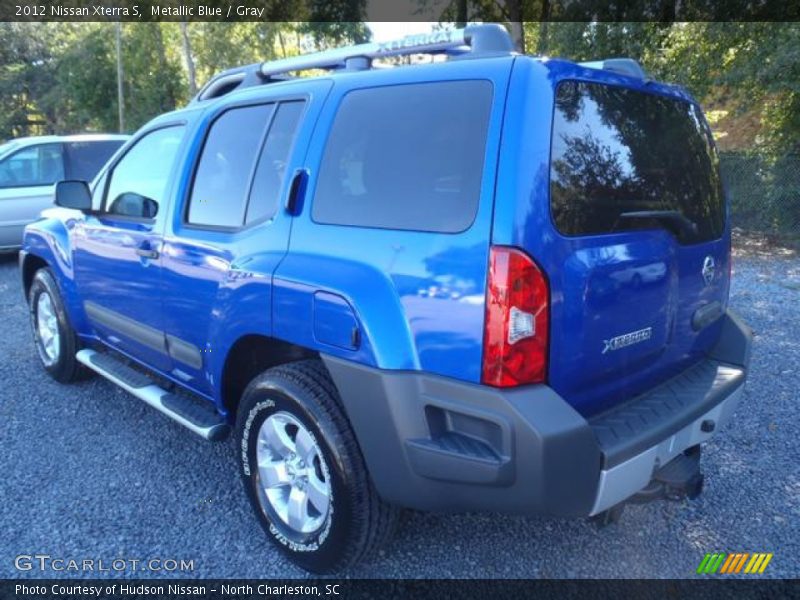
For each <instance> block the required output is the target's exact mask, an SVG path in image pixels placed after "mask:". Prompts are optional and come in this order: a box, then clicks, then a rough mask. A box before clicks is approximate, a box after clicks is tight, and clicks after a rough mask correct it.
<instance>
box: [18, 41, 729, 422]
mask: <svg viewBox="0 0 800 600" xmlns="http://www.w3.org/2000/svg"><path fill="white" fill-rule="evenodd" d="M565 78H571V79H582V80H587V81H598V82H605V83H611V84H616V85H625V86H628V87H631V88H635V89H641V90H644V91H647V92H650V93H660V94H667V95H671V96H675V97H681V98H685V99H688V96H687V95H686V94H685V92H683V91H681V90H679V89H677V88H674V87H670V86H664V85H660V84H656V83H652V82H641V81H637V80H634V79H630V78H627V77H625V76H621V75H615V74H612V73H608V72H602V71H594V70H591V69H586V68H582V67H579V66H577V65H574V64H573V63H568V62H565V61H540V60H534V59H530V58H513V57H506V58H491V59H470V60H454V61H451V62H450V63H448V64H447V65H420V66H415V67H413V68H402V69H394V70H388V71H371V72H369V73H341V74H338V75H336V76H333V77H326V78H319V79H307V80H302V81H295V82H287V83H275V84H270V85H268V86H260V87H253V88H248V89H246V90H243V91H241V92H234V93H232V94H230V95H229V96H224V97H222V98H220V99H218V100H213V101H210V102H208V103H205V104H203V105H201V106H200V107H199V108H194V107H193V108H192V109H191V110H185V111H180V112H179V113H176V114H173V115H171V116H170V115H167V116H164V117H161V118H159V119H157V120H156V121H154V122H153V123H152V124H151V125H149V126H148V128H152V127H155V126H158V125H159V124H163V123H164V122H166V121H167V120H169V119H173V120H174V119H176V118H180V119H183V120H184V121H185V122H186V124H187V131H186V138H185V139H186V141H185V146H184V148H183V149H182V150H181V156H180V158H179V160H178V164H179V165H181V166H180V171H179V173H178V174H177V176H176V178H175V185H174V186H173V189H172V191H171V193H170V200H169V201H168V202H167V205H166V206H163V207H161V212H160V214H161V215H165V216H167V218H166V219H164V229H163V231H154V232H153V231H151V232H144V233H143V232H140V231H137V232H135V235H137V236H138V235H150V234H153V235H156V236H158V235H159V234H162V235H163V240H162V241H163V248H162V254H161V257H160V258H159V259H158V261H154V263H153V264H148V265H144V264H143V263H142V262H141V261H139V260H138V259H137V260H136V261H132V260H131V259H130V257H129V256H128V250H127V249H126V248H125V245H126V242H125V239H126V236H132V235H134V229H132V228H131V227H130V226H129V225H126V224H123V223H114V222H110V221H107V220H106V221H104V220H103V217H102V216H100V217H84V218H83V220H82V221H83V224H82V225H81V226H80V227H78V228H76V227H75V223H76V222H77V221H81V219H77V221H76V216H75V215H76V213H75V212H74V211H57V213H54V214H52V215H51V216H50V217H49V218H47V219H44V220H40V221H39V222H37V223H35V224H33V225H31V226H29V227H28V229H27V232H26V235H25V249H26V250H27V251H28V252H29V253H30V255H35V256H39V257H41V258H42V259H44V260H45V261H47V262H48V263H49V264H50V265H51V266H53V268H54V270H55V271H56V275H57V280H58V281H59V285H60V286H61V288H62V291H63V293H64V297H65V301H66V304H67V308H68V312H69V313H70V317H71V318H72V322H73V324H74V326H75V327H76V329H77V330H78V332H79V334H80V335H81V337H82V338H83V339H84V340H95V339H96V338H97V332H96V330H95V328H93V327H92V325H91V324H90V323H89V322H88V320H87V319H86V316H85V313H84V310H83V301H84V300H88V299H90V298H94V299H100V300H102V301H103V302H107V303H110V304H111V305H113V306H116V308H117V309H120V310H122V311H125V312H127V313H128V314H131V315H137V316H138V318H140V319H142V320H146V319H147V317H145V315H144V314H143V311H144V310H145V309H148V310H151V311H152V313H151V317H152V318H153V319H154V320H152V321H151V324H156V323H161V324H162V325H161V326H162V327H163V329H164V331H165V334H169V335H171V336H174V337H176V338H179V339H180V340H182V341H184V342H186V343H188V344H191V345H193V346H195V347H197V348H198V349H200V350H201V352H202V356H203V367H202V368H201V369H196V368H192V367H191V366H190V365H186V364H182V363H180V362H178V361H176V360H175V359H174V358H172V357H162V358H163V360H161V359H157V358H155V357H153V356H146V355H145V354H144V353H142V352H141V349H138V348H135V347H134V346H129V347H126V348H122V351H123V353H125V354H127V355H129V356H131V357H132V358H134V359H135V360H138V361H140V362H142V363H145V364H147V365H148V366H150V367H151V368H154V369H155V370H156V371H158V372H159V373H161V374H162V375H163V376H165V377H167V378H169V379H171V380H173V381H175V382H178V383H180V384H182V385H184V386H186V387H187V388H188V389H191V390H193V391H195V392H197V393H199V394H201V395H203V396H205V397H206V398H209V399H213V400H214V401H215V402H216V403H217V406H218V408H219V410H220V411H222V412H224V409H223V408H222V401H221V379H222V372H223V369H224V367H225V360H226V356H227V353H228V351H229V350H230V348H232V347H233V345H234V344H235V342H236V341H237V340H238V339H241V338H242V337H244V336H246V335H252V334H257V335H263V336H271V337H274V338H278V339H281V340H284V341H287V342H291V343H294V344H297V345H300V346H303V347H306V348H309V349H313V350H319V351H321V352H325V353H327V354H329V355H332V356H337V357H340V358H343V359H346V360H350V361H355V362H358V363H361V364H364V365H370V366H377V367H381V368H384V369H403V370H424V371H427V372H431V373H435V374H439V375H444V376H448V377H453V378H456V379H460V380H465V381H470V382H478V381H479V380H480V370H481V356H482V346H483V344H482V342H483V318H484V294H485V284H486V268H487V260H488V250H489V244H490V243H495V244H504V245H514V246H519V247H522V248H524V249H525V250H526V251H527V252H529V253H530V254H531V256H533V257H534V258H535V259H536V260H537V261H538V262H539V264H540V265H541V266H542V268H543V269H544V270H545V272H546V274H547V276H548V278H549V280H550V285H551V293H552V306H551V324H552V325H551V327H552V331H551V336H550V339H551V355H550V371H549V383H550V385H551V386H552V387H554V388H555V390H556V391H557V392H559V393H560V394H561V395H563V396H564V397H565V398H567V399H568V400H569V401H570V402H571V403H572V404H573V405H574V406H575V407H576V408H577V409H578V410H579V411H581V412H583V413H588V414H591V413H595V412H598V411H600V410H602V409H603V408H604V407H606V406H608V405H609V404H610V403H612V402H614V401H615V400H616V399H618V398H619V397H621V396H622V395H625V396H627V395H630V394H631V393H635V392H637V391H639V390H644V389H646V388H649V387H652V386H653V385H655V384H656V383H658V382H659V381H661V380H663V379H664V377H666V376H667V375H669V374H670V373H672V372H675V371H677V370H679V369H680V368H681V367H683V366H685V363H686V362H687V361H690V360H691V359H692V357H693V356H696V355H697V354H699V353H701V352H703V351H705V350H707V349H708V348H709V347H710V346H711V345H712V343H713V342H714V341H715V340H716V338H717V335H718V326H711V327H708V328H707V329H705V330H703V331H702V332H700V333H699V334H697V333H696V332H693V331H691V325H690V321H691V315H692V314H693V312H694V310H695V309H696V308H697V307H699V306H700V305H701V304H704V303H706V302H709V301H712V300H720V301H722V303H723V304H726V303H727V285H728V282H727V277H726V276H724V275H723V276H720V277H718V279H717V281H716V282H715V283H714V284H713V285H712V286H709V287H704V284H703V283H702V278H701V276H700V265H701V264H702V260H703V257H704V256H705V255H706V254H712V255H713V256H714V257H715V259H716V261H717V265H718V266H719V271H720V272H721V273H725V272H726V271H727V263H726V261H727V248H728V245H729V237H730V231H729V230H728V229H726V231H725V235H724V237H723V238H722V239H721V240H719V241H717V242H713V243H710V244H703V245H698V246H688V247H681V246H679V245H678V244H677V243H676V242H675V241H674V239H673V238H671V237H670V236H669V235H668V234H667V233H665V232H663V231H645V232H641V231H640V232H628V233H620V234H616V235H610V236H609V235H606V236H589V237H581V238H569V237H565V236H562V235H560V234H559V233H558V232H557V231H556V230H555V227H554V226H553V223H552V221H551V217H550V208H549V201H548V195H549V152H550V132H551V122H552V109H553V96H554V90H555V86H556V84H557V83H558V82H559V81H560V80H562V79H565ZM448 79H450V80H457V79H484V80H490V81H491V82H492V83H493V86H494V104H493V108H492V113H491V118H490V124H489V135H488V142H487V147H486V160H485V168H484V174H483V180H482V185H481V201H480V205H479V208H478V211H477V214H476V217H475V220H474V222H473V223H472V225H471V227H469V228H468V229H467V230H466V231H464V232H461V233H457V234H435V233H425V232H415V231H393V230H375V229H367V228H359V227H344V226H335V225H321V224H317V223H314V222H313V221H312V219H311V217H310V212H311V211H310V207H311V204H312V203H313V195H314V188H315V185H316V177H317V173H318V171H319V163H320V160H321V157H322V153H323V150H324V144H325V140H326V138H327V133H328V131H329V130H330V128H331V125H332V122H333V118H334V116H335V113H336V109H337V107H338V105H339V103H340V101H341V99H342V97H343V96H344V94H346V93H347V92H348V91H350V90H352V89H355V88H359V87H372V86H380V85H402V84H404V83H417V82H421V81H441V80H448ZM508 90H510V92H509V91H508ZM298 96H302V97H305V98H306V99H307V100H308V107H307V116H306V118H305V119H304V120H303V125H302V128H301V131H300V133H299V135H298V140H297V142H296V144H295V147H294V150H293V152H292V157H291V160H290V164H289V165H287V172H288V173H291V172H293V171H294V170H295V169H297V168H305V169H307V170H308V181H307V189H306V190H304V191H305V193H304V198H303V199H302V200H303V202H302V203H301V204H300V205H299V206H298V207H297V213H298V215H297V216H296V217H294V218H292V217H291V216H290V215H288V214H287V213H286V212H285V211H284V210H283V209H282V208H281V209H280V210H279V212H278V214H276V215H275V217H274V218H273V219H271V220H269V221H266V222H263V223H260V224H257V225H255V226H252V227H249V228H247V229H243V230H240V231H214V230H203V229H196V228H191V227H188V226H186V225H185V224H184V223H183V219H182V215H183V214H184V207H185V202H186V198H187V196H188V190H189V189H190V187H191V178H192V172H193V169H194V163H195V161H196V158H197V156H198V154H199V151H200V148H201V145H202V141H203V138H204V132H205V131H206V129H207V127H208V125H209V123H210V122H211V121H212V120H213V118H214V117H215V116H216V115H217V114H219V112H221V111H222V110H224V109H225V108H228V107H230V106H231V105H232V104H246V103H253V102H267V101H271V100H275V99H277V100H280V99H289V98H293V97H298ZM195 106H196V105H195ZM504 123H505V126H504ZM132 143H135V140H134V141H132V142H129V145H130V144H132ZM420 143H424V140H420ZM101 177H102V173H101V175H100V176H99V178H101ZM287 179H288V178H287ZM289 185H290V181H286V182H285V184H284V186H285V189H284V193H286V191H288V186H289ZM494 198H497V202H495V201H494ZM98 222H99V223H104V226H106V227H108V230H107V231H106V233H105V234H104V235H105V236H106V239H105V241H104V243H105V244H106V246H105V249H104V250H102V252H101V251H100V250H98V249H97V248H95V249H94V250H92V251H91V252H90V250H89V242H88V238H87V235H86V233H85V228H86V227H87V226H88V225H87V224H88V223H93V227H95V233H93V234H92V235H94V236H95V237H97V236H98V235H99V234H100V231H101V228H100V227H99V225H98ZM80 231H84V233H80ZM76 232H78V233H76ZM287 249H288V250H290V252H288V253H287ZM100 254H102V256H103V261H102V263H94V262H92V261H94V260H96V258H97V257H98V256H100ZM73 255H74V260H75V261H76V263H78V265H79V269H78V272H80V269H81V268H83V269H85V274H84V277H83V278H81V276H80V275H79V276H78V278H77V280H76V276H75V271H74V269H73ZM83 261H87V262H86V263H85V264H83V265H81V264H80V263H82V262H83ZM637 272H638V273H639V274H640V278H639V279H640V280H641V279H645V278H646V279H647V281H646V282H644V283H643V282H642V281H638V282H637V283H635V284H634V282H635V281H637V280H636V278H635V274H636V273H637ZM145 273H146V274H148V275H153V277H152V278H151V279H150V280H149V282H148V283H147V284H146V289H145V288H142V287H141V286H142V284H143V283H144V282H143V281H142V274H145ZM156 274H157V275H156ZM634 285H636V286H637V287H636V288H635V290H634ZM320 292H322V293H324V294H332V295H335V297H336V298H339V299H341V301H339V300H337V302H336V303H328V304H326V306H325V307H324V308H323V309H322V310H323V311H328V313H329V314H330V315H331V317H332V318H334V319H335V320H336V324H335V325H334V324H332V323H333V322H331V324H320V323H319V321H318V319H321V318H327V317H321V316H320V306H319V302H318V301H317V303H316V308H315V300H314V299H315V295H316V297H317V298H319V297H320V296H319V294H320ZM111 293H113V294H114V295H113V297H104V296H103V294H111ZM687 298H691V301H688V302H683V301H681V300H680V299H687ZM325 299H329V297H327V296H326V297H325ZM162 307H163V309H162ZM331 307H334V308H331ZM162 310H163V312H162ZM315 310H316V312H315ZM331 311H332V312H331ZM322 314H326V313H325V312H323V313H322ZM315 315H316V316H315ZM351 324H355V325H356V326H357V327H358V328H359V330H360V337H361V343H360V345H359V346H358V347H357V348H352V347H350V345H349V343H344V342H345V341H347V342H349V340H345V330H346V329H348V327H350V325H351ZM647 326H652V327H653V336H652V339H650V340H649V341H648V342H647V343H644V344H641V345H638V346H632V347H630V348H626V349H623V350H620V351H617V352H613V353H609V354H607V355H603V354H601V350H602V345H600V346H598V344H601V342H602V339H604V338H605V337H607V336H613V335H618V334H621V333H625V332H628V331H633V330H636V329H639V328H641V327H647ZM348 333H349V332H348ZM100 340H101V341H103V342H106V340H104V339H103V336H102V335H101V336H100Z"/></svg>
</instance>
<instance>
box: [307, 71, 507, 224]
mask: <svg viewBox="0 0 800 600" xmlns="http://www.w3.org/2000/svg"><path fill="white" fill-rule="evenodd" d="M491 106H492V84H491V83H490V82H488V81H447V82H436V83H422V84H412V85H401V86H391V87H380V88H371V89H364V90H357V91H353V92H350V93H349V94H347V95H346V96H345V97H344V99H343V100H342V104H341V106H340V107H339V111H338V113H337V115H336V118H335V120H334V123H333V127H332V129H331V132H330V136H329V138H328V142H327V145H326V148H325V153H324V155H323V159H322V164H321V166H320V172H319V179H318V182H317V189H316V193H315V196H314V207H313V211H312V217H313V219H314V220H315V221H316V222H318V223H330V224H337V225H356V226H361V227H377V228H388V229H407V230H419V231H434V232H444V233H454V232H458V231H463V230H464V229H466V228H467V227H469V226H470V224H471V223H472V221H473V220H474V218H475V213H476V211H477V208H478V201H479V197H480V186H481V179H482V176H483V162H484V155H485V152H486V132H487V130H488V126H489V113H490V111H491Z"/></svg>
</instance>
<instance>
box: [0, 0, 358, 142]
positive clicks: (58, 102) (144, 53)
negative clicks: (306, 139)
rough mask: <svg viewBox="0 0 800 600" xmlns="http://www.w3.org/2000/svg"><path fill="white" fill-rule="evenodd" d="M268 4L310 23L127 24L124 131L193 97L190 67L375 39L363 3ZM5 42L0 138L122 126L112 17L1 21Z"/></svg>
mask: <svg viewBox="0 0 800 600" xmlns="http://www.w3.org/2000/svg"><path fill="white" fill-rule="evenodd" d="M267 8H268V13H269V17H270V18H272V19H275V18H281V17H282V16H283V18H287V17H288V16H289V15H292V14H301V13H302V14H305V15H307V16H308V18H309V21H307V22H300V23H288V22H274V21H262V22H236V23H215V22H194V23H188V24H186V27H185V32H186V37H185V38H184V36H183V30H182V28H181V24H179V23H175V22H163V23H156V22H151V23H124V24H122V28H121V34H122V35H121V40H122V44H121V47H122V71H123V92H124V94H123V96H124V113H125V129H126V131H128V132H131V131H135V130H136V129H138V128H139V127H140V126H141V125H142V124H144V123H146V122H147V121H149V120H150V119H152V118H153V117H155V116H156V115H159V114H161V113H164V112H167V111H170V110H173V109H175V108H178V107H181V106H184V105H185V104H186V103H187V102H188V101H189V100H191V98H190V90H191V85H190V81H189V73H190V72H194V77H195V85H196V86H197V87H199V86H202V85H203V84H204V83H205V82H206V81H207V80H208V79H209V78H211V77H212V76H213V75H214V74H216V73H218V72H220V71H222V70H224V69H228V68H231V67H236V66H239V65H244V64H250V63H256V62H262V61H264V60H270V59H273V58H280V57H283V56H290V55H294V54H299V53H301V52H307V51H310V50H316V49H323V48H326V47H331V46H336V45H340V44H346V43H359V42H363V41H368V40H369V38H370V32H369V29H367V27H366V25H365V24H364V23H363V21H362V19H363V16H364V14H365V0H334V1H333V2H329V1H325V0H287V1H285V2H281V3H277V2H271V3H269V6H268V7H267ZM337 15H340V16H341V17H342V18H341V19H338V20H337V18H336V17H337ZM0 39H2V40H3V43H2V44H0V141H2V140H6V139H10V138H14V137H20V136H24V135H42V134H47V133H74V132H85V131H117V130H118V128H119V120H118V119H119V116H118V115H119V107H118V105H117V51H116V24H115V23H109V22H104V23H45V24H42V23H0ZM187 52H188V53H189V56H188V57H187ZM190 67H191V68H190Z"/></svg>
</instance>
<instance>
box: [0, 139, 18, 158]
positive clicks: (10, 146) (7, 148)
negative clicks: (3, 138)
mask: <svg viewBox="0 0 800 600" xmlns="http://www.w3.org/2000/svg"><path fill="white" fill-rule="evenodd" d="M17 146H19V142H13V141H12V142H6V143H5V144H0V158H2V157H4V156H5V155H6V154H8V153H9V152H11V151H12V150H14V149H15V148H16V147H17Z"/></svg>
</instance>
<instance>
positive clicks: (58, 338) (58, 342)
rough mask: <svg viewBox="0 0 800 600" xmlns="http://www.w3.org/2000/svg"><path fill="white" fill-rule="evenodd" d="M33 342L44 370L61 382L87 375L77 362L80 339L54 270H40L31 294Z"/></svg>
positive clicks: (33, 283) (34, 280)
mask: <svg viewBox="0 0 800 600" xmlns="http://www.w3.org/2000/svg"><path fill="white" fill-rule="evenodd" d="M28 308H29V310H30V319H31V327H32V328H33V341H34V344H35V345H36V351H37V353H38V355H39V360H41V362H42V366H43V367H44V369H45V371H47V372H48V373H49V374H50V376H51V377H52V378H53V379H55V380H56V381H58V382H61V383H69V382H71V381H75V380H76V379H80V378H81V376H82V375H84V374H85V371H84V369H83V366H82V365H81V364H80V363H79V362H78V361H77V360H76V358H75V353H76V352H77V351H78V346H79V344H78V337H77V335H75V331H74V330H73V329H72V326H71V325H70V322H69V318H68V317H67V313H66V311H65V310H64V302H63V301H62V299H61V294H60V293H59V291H58V285H57V284H56V281H55V279H54V278H53V274H52V273H51V272H50V269H46V268H45V269H39V270H38V271H37V272H36V274H35V275H34V276H33V282H32V283H31V289H30V291H29V292H28Z"/></svg>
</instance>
